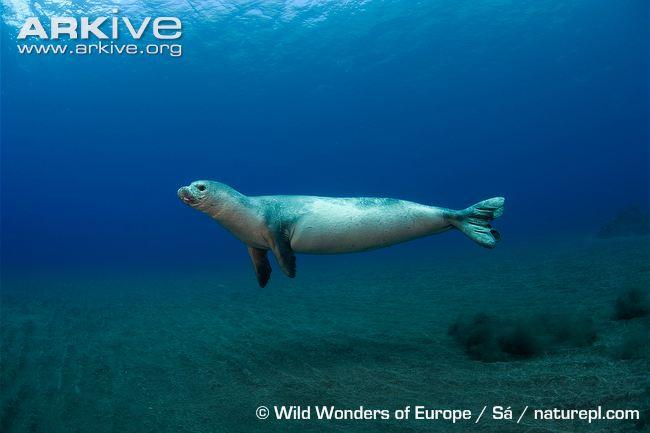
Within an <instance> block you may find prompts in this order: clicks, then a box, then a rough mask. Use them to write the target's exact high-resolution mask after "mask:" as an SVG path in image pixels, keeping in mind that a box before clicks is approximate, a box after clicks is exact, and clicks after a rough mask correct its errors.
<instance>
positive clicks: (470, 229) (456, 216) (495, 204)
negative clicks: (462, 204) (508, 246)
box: [448, 197, 505, 248]
mask: <svg viewBox="0 0 650 433" xmlns="http://www.w3.org/2000/svg"><path fill="white" fill-rule="evenodd" d="M504 202H505V199H504V198H503V197H494V198H489V199H487V200H483V201H480V202H478V203H476V204H475V205H473V206H470V207H468V208H467V209H464V210H461V211H456V212H451V213H450V214H449V215H448V218H449V222H450V223H451V225H453V226H454V227H456V228H457V229H458V230H460V231H461V232H463V233H464V234H465V235H466V236H467V237H468V238H470V239H471V240H473V241H474V242H476V243H477V244H479V245H481V246H484V247H486V248H494V247H495V246H496V244H497V242H498V241H499V239H501V235H500V234H499V232H498V231H496V230H495V229H493V228H492V226H491V225H490V221H492V220H493V219H494V218H498V217H500V216H501V215H502V214H503V204H504Z"/></svg>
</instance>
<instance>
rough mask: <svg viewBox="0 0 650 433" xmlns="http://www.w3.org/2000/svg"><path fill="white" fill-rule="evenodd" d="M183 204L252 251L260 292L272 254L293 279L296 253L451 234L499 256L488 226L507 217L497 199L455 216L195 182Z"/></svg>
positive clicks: (182, 193) (387, 202)
mask: <svg viewBox="0 0 650 433" xmlns="http://www.w3.org/2000/svg"><path fill="white" fill-rule="evenodd" d="M178 196H179V197H180V199H181V200H182V201H183V202H184V203H186V204H188V205H190V206H192V207H194V208H195V209H198V210H200V211H202V212H205V213H207V214H208V215H210V216H211V217H212V218H214V219H215V220H217V221H218V222H219V223H220V224H221V225H223V226H224V227H225V228H226V229H227V230H228V231H230V232H231V233H232V234H233V235H235V236H236V237H237V238H238V239H239V240H241V241H242V242H244V243H245V244H246V245H248V250H249V253H250V255H251V258H252V260H253V264H254V266H255V272H256V275H257V278H258V282H259V284H260V286H262V287H264V286H265V285H266V283H267V282H268V279H269V277H270V273H271V266H270V264H269V261H268V259H267V257H266V254H267V251H268V250H271V251H272V252H273V254H274V255H275V257H276V259H277V261H278V264H279V265H280V267H281V268H282V270H283V271H284V272H285V273H286V274H287V275H288V276H289V277H292V278H293V277H294V276H295V273H296V260H295V256H294V253H307V254H339V253H350V252H357V251H366V250H370V249H375V248H382V247H386V246H389V245H394V244H397V243H400V242H406V241H409V240H412V239H416V238H419V237H423V236H428V235H432V234H436V233H440V232H443V231H446V230H449V229H452V228H457V229H459V230H460V231H462V232H463V233H465V234H466V235H467V236H468V237H470V238H471V239H473V240H474V241H476V242H477V243H479V244H480V245H482V246H484V247H487V248H493V247H494V246H495V245H496V242H497V241H498V240H499V237H500V236H499V233H498V232H497V231H496V230H494V229H492V227H491V226H490V221H491V220H492V219H494V218H496V217H498V216H500V215H501V213H502V212H503V203H504V199H503V198H501V197H496V198H491V199H488V200H484V201H482V202H479V203H477V204H475V205H474V206H471V207H469V208H467V209H464V210H461V211H455V210H451V209H445V208H439V207H434V206H426V205H422V204H419V203H413V202H409V201H405V200H396V199H389V198H364V197H361V198H332V197H315V196H283V195H274V196H258V197H248V196H245V195H243V194H241V193H239V192H237V191H235V190H234V189H232V188H230V187H229V186H227V185H224V184H222V183H219V182H213V181H196V182H193V183H192V184H190V185H189V186H186V187H183V188H181V189H179V190H178Z"/></svg>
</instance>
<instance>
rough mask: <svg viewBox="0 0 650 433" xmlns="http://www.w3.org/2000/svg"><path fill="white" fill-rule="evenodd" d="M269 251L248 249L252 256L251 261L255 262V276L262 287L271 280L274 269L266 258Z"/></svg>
mask: <svg viewBox="0 0 650 433" xmlns="http://www.w3.org/2000/svg"><path fill="white" fill-rule="evenodd" d="M267 251H268V250H262V249H260V248H254V247H248V254H250V256H251V260H253V267H254V268H255V276H256V277H257V283H258V284H259V285H260V287H264V286H266V283H268V282H269V278H271V272H272V269H271V264H270V263H269V259H268V258H267V257H266V253H267Z"/></svg>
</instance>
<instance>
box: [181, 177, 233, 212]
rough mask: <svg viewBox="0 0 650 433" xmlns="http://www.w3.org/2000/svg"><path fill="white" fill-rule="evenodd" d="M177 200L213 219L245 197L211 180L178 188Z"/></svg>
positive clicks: (199, 181)
mask: <svg viewBox="0 0 650 433" xmlns="http://www.w3.org/2000/svg"><path fill="white" fill-rule="evenodd" d="M178 198H180V199H181V201H182V202H183V203H185V204H186V205H188V206H190V207H193V208H194V209H197V210H200V211H201V212H205V213H207V214H209V215H211V216H212V217H214V218H216V217H217V216H218V215H219V214H221V213H222V212H223V211H225V210H226V209H228V208H230V207H232V206H236V205H238V204H240V203H242V201H243V200H245V196H243V195H241V194H240V193H238V192H237V191H235V190H234V189H232V188H231V187H229V186H228V185H224V184H223V183H219V182H214V181H212V180H197V181H194V182H192V183H191V184H189V185H188V186H184V187H182V188H180V189H179V190H178Z"/></svg>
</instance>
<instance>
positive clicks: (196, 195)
mask: <svg viewBox="0 0 650 433" xmlns="http://www.w3.org/2000/svg"><path fill="white" fill-rule="evenodd" d="M212 183H213V182H210V181H208V180H197V181H195V182H192V183H191V184H189V185H188V186H184V187H182V188H179V190H178V198H180V199H181V201H182V202H183V203H185V204H186V205H188V206H191V207H193V208H196V209H199V210H201V208H202V207H205V206H206V205H207V203H206V202H207V201H208V198H209V196H210V190H211V189H212V188H211V184H212Z"/></svg>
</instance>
